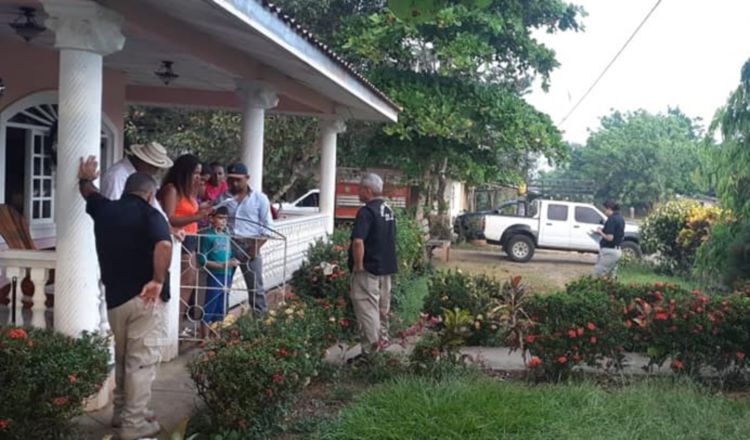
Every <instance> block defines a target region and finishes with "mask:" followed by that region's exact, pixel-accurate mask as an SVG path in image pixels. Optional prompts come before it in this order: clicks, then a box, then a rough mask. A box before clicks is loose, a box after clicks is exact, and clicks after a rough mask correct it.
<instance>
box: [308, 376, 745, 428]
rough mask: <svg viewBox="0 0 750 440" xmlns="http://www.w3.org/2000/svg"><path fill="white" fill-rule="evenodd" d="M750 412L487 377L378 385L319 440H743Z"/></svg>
mask: <svg viewBox="0 0 750 440" xmlns="http://www.w3.org/2000/svg"><path fill="white" fill-rule="evenodd" d="M749 433H750V406H749V405H748V404H747V403H744V402H736V401H731V400H727V399H725V398H722V397H717V396H712V395H709V394H705V393H703V392H701V391H699V390H698V389H696V388H695V387H694V386H693V385H690V384H688V383H680V384H677V385H674V384H672V383H671V382H668V381H663V382H648V383H642V384H640V385H635V386H632V387H627V388H624V389H617V390H605V389H602V388H601V387H598V386H595V385H591V384H580V385H544V386H531V385H526V384H523V383H509V382H501V381H498V380H493V379H489V378H464V379H456V380H453V381H448V382H443V383H439V384H435V383H434V382H430V381H428V380H425V379H419V378H404V379H400V380H397V381H395V382H393V383H389V384H386V385H383V386H380V387H376V388H374V389H372V390H370V391H368V392H366V393H364V394H363V395H362V396H361V397H360V398H358V399H357V400H356V401H355V403H354V404H353V405H352V406H350V407H348V408H346V409H344V410H343V412H342V413H341V415H340V417H339V418H338V419H337V420H336V421H334V422H332V423H331V424H330V425H328V426H325V427H323V430H322V432H321V433H320V435H319V438H320V439H322V440H339V439H341V440H344V439H346V440H350V439H359V440H370V439H373V440H374V439H379V440H380V439H384V440H385V439H392V440H405V439H441V440H442V439H446V440H453V439H455V440H464V439H471V440H483V439H524V440H529V439H538V440H548V439H555V440H560V439H567V440H588V439H602V440H604V439H607V440H610V439H614V440H617V439H622V440H626V439H627V440H631V439H654V440H669V439H702V440H710V439H717V440H718V439H722V440H730V439H747V438H748V437H750V434H749Z"/></svg>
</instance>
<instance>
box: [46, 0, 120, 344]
mask: <svg viewBox="0 0 750 440" xmlns="http://www.w3.org/2000/svg"><path fill="white" fill-rule="evenodd" d="M43 3H44V9H45V10H46V11H47V13H48V14H49V17H50V18H49V19H48V20H47V22H46V24H47V26H48V27H49V28H51V29H52V30H54V31H55V38H56V40H55V47H57V48H58V49H59V50H60V78H59V80H60V81H59V115H60V119H59V126H58V153H57V185H56V201H55V206H56V207H57V210H56V213H55V215H56V222H57V255H58V259H57V270H56V272H55V328H56V329H57V330H58V331H60V332H62V333H65V334H68V335H72V336H77V335H79V334H80V333H81V332H82V331H84V330H85V331H96V330H98V329H99V325H100V319H101V317H100V312H99V302H100V299H99V293H100V291H99V270H98V267H99V264H98V261H97V258H96V249H95V246H94V227H93V223H92V221H91V218H90V217H89V216H88V215H86V212H85V205H84V200H83V198H81V196H80V194H79V193H78V178H77V172H78V165H79V161H80V158H81V157H85V156H90V155H91V156H96V157H99V148H100V139H101V120H102V57H103V55H106V54H109V53H112V52H115V51H118V50H120V49H122V47H123V44H124V43H125V38H124V37H123V35H122V33H121V32H120V24H121V22H122V20H121V18H120V17H119V16H118V15H117V14H115V13H114V12H112V11H110V10H108V9H106V8H104V7H102V6H100V5H99V4H97V3H94V2H93V1H89V0H44V1H43Z"/></svg>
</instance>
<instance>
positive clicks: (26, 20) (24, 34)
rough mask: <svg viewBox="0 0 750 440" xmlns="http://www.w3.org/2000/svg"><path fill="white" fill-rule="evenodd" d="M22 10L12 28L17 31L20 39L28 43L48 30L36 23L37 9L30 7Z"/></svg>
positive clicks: (11, 25)
mask: <svg viewBox="0 0 750 440" xmlns="http://www.w3.org/2000/svg"><path fill="white" fill-rule="evenodd" d="M20 9H21V11H20V12H19V15H18V17H16V19H15V20H14V21H13V23H11V24H10V27H12V28H13V30H14V31H16V33H17V34H18V36H19V37H21V38H23V39H24V40H26V42H27V43H28V42H29V41H31V40H33V39H34V38H36V37H38V36H39V34H41V33H42V32H44V31H45V30H47V28H46V27H44V26H42V25H41V24H39V23H37V22H36V9H34V8H30V7H28V6H24V7H22V8H20Z"/></svg>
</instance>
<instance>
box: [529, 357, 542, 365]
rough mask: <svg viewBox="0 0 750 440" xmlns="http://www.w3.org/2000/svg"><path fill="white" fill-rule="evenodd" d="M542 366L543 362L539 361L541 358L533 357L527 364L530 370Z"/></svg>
mask: <svg viewBox="0 0 750 440" xmlns="http://www.w3.org/2000/svg"><path fill="white" fill-rule="evenodd" d="M540 365H542V360H541V359H539V356H531V359H529V362H528V363H527V364H526V366H528V367H529V368H536V367H538V366H540Z"/></svg>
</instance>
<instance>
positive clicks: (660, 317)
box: [654, 312, 669, 321]
mask: <svg viewBox="0 0 750 440" xmlns="http://www.w3.org/2000/svg"><path fill="white" fill-rule="evenodd" d="M654 319H656V320H657V321H666V320H667V319H669V313H666V312H659V313H657V314H656V315H655V316H654Z"/></svg>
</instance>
